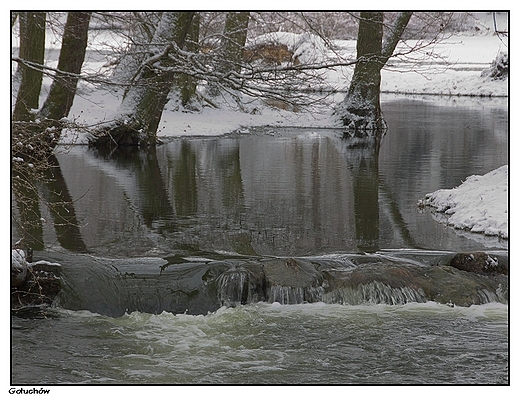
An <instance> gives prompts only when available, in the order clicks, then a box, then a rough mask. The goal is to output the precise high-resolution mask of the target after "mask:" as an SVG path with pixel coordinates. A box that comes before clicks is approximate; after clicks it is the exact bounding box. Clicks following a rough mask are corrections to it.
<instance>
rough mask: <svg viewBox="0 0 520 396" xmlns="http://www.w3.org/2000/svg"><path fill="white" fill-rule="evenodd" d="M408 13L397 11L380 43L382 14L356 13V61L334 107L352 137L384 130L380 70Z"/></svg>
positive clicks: (406, 22)
mask: <svg viewBox="0 0 520 396" xmlns="http://www.w3.org/2000/svg"><path fill="white" fill-rule="evenodd" d="M411 15H412V13H411V12H403V13H401V14H399V16H398V18H397V20H396V23H395V24H394V25H393V26H392V27H391V28H390V34H389V36H388V38H387V40H385V43H384V44H383V17H384V14H383V13H382V12H362V13H361V14H360V21H359V31H358V40H357V46H356V51H357V63H356V66H355V68H354V74H353V76H352V81H351V83H350V87H349V90H348V93H347V95H346V97H345V99H344V101H343V102H342V103H341V105H340V107H339V109H338V110H337V114H338V115H339V117H340V120H341V123H342V125H343V126H346V127H347V128H348V129H350V130H352V131H353V133H354V136H356V137H365V136H376V135H381V134H382V133H383V132H384V131H385V129H386V123H385V121H384V118H383V116H382V113H381V104H380V95H381V69H382V68H383V66H384V65H385V64H386V62H387V61H388V59H389V58H390V56H392V54H393V52H394V50H395V47H396V45H397V43H398V42H399V40H400V38H401V36H402V34H403V32H404V29H405V28H406V26H407V24H408V21H409V20H410V17H411Z"/></svg>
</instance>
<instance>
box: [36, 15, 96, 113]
mask: <svg viewBox="0 0 520 396" xmlns="http://www.w3.org/2000/svg"><path fill="white" fill-rule="evenodd" d="M91 14H92V13H91V12H69V14H68V16H67V23H66V24H65V30H64V32H63V40H62V43H61V50H60V57H59V60H58V72H57V73H56V75H55V76H54V81H53V82H52V85H51V89H50V91H49V95H48V96H47V99H46V100H45V103H44V104H43V107H42V109H41V110H40V112H39V114H38V117H39V118H43V119H50V120H60V119H62V118H63V117H67V116H68V115H69V111H70V108H71V107H72V103H73V101H74V96H75V95H76V88H77V85H78V80H79V74H80V72H81V66H82V65H83V61H84V60H85V53H86V49H87V38H88V26H89V22H90V15H91Z"/></svg>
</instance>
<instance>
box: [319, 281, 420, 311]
mask: <svg viewBox="0 0 520 396" xmlns="http://www.w3.org/2000/svg"><path fill="white" fill-rule="evenodd" d="M323 301H324V302H326V303H330V304H348V305H358V304H367V303H368V304H389V305H400V304H406V303H409V302H426V301H428V299H427V297H426V295H425V293H424V292H423V291H422V290H421V289H419V290H416V289H414V288H412V287H408V286H405V287H390V286H388V285H385V284H384V283H382V282H379V281H373V282H370V283H367V284H360V285H357V286H352V287H342V288H338V289H336V290H334V291H333V292H330V293H328V294H327V295H325V296H324V299H323Z"/></svg>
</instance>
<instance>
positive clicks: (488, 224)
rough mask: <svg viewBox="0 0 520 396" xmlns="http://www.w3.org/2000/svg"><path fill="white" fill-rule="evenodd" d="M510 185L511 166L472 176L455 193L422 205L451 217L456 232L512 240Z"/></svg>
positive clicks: (427, 198) (447, 192) (434, 196)
mask: <svg viewBox="0 0 520 396" xmlns="http://www.w3.org/2000/svg"><path fill="white" fill-rule="evenodd" d="M508 181H509V165H504V166H502V167H500V168H498V169H495V170H493V171H491V172H488V173H486V174H485V175H482V176H479V175H472V176H468V177H467V178H466V180H465V181H464V182H463V183H462V184H461V185H459V186H458V187H455V188H453V189H441V190H437V191H435V192H433V193H429V194H427V195H426V196H425V198H424V199H423V200H420V201H419V203H418V204H419V205H420V206H430V207H433V208H435V209H436V211H437V212H438V213H444V214H446V215H448V216H449V217H448V220H447V223H448V225H449V226H452V227H454V228H456V229H462V230H468V231H471V232H475V233H483V234H484V235H488V236H498V237H500V238H504V239H508V238H509V213H508V190H509V189H508ZM437 220H440V219H437Z"/></svg>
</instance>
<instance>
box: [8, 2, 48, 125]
mask: <svg viewBox="0 0 520 396" xmlns="http://www.w3.org/2000/svg"><path fill="white" fill-rule="evenodd" d="M19 20H20V51H19V56H18V57H19V58H20V59H21V61H22V62H21V63H19V66H18V70H19V72H20V87H19V89H18V94H17V97H16V103H15V107H14V110H13V121H34V118H35V116H34V114H33V112H32V110H33V109H34V110H36V109H38V107H39V98H40V91H41V86H42V79H43V74H42V71H41V69H40V68H38V66H39V65H43V61H44V54H45V13H44V12H22V13H20V16H19Z"/></svg>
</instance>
